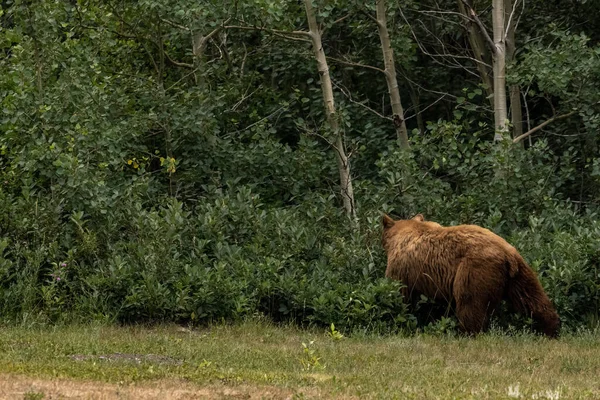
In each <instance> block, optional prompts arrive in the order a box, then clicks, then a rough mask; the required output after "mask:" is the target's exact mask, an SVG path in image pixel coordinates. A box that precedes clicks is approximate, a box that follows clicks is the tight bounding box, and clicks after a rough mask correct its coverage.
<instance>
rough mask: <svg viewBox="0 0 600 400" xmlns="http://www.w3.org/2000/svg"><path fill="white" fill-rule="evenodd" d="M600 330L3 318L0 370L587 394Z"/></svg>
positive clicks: (235, 383)
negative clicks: (339, 329) (29, 322)
mask: <svg viewBox="0 0 600 400" xmlns="http://www.w3.org/2000/svg"><path fill="white" fill-rule="evenodd" d="M599 339H600V337H598V336H597V335H593V334H581V335H577V336H566V337H563V338H561V339H559V340H554V341H553V340H548V339H544V338H540V337H534V336H528V335H523V336H503V335H499V334H486V335H481V336H479V337H477V338H462V337H449V336H415V337H396V336H392V337H356V338H342V339H338V340H336V339H334V338H332V337H330V336H328V335H327V334H326V332H325V331H314V330H309V331H307V330H299V329H296V328H292V327H277V326H274V325H272V324H268V323H264V322H256V321H251V322H245V323H242V324H238V325H217V326H212V327H209V328H203V329H197V330H196V329H194V330H187V329H183V328H180V327H177V326H161V327H152V328H147V327H146V328H145V327H114V326H112V327H111V326H109V327H107V326H64V327H54V328H51V327H34V328H25V327H13V326H9V327H6V326H5V327H1V328H0V374H8V375H10V376H26V377H28V378H31V379H34V378H36V379H37V378H41V379H46V380H47V379H63V378H68V379H75V380H82V381H100V382H109V383H116V384H120V385H124V384H125V385H126V384H130V383H135V384H141V385H145V384H152V383H156V382H155V381H159V382H160V381H163V380H177V381H179V382H182V384H186V385H193V386H198V387H209V386H210V387H215V386H218V387H233V388H236V387H238V388H245V389H244V390H246V389H248V388H274V389H277V390H282V391H284V392H286V393H291V394H296V397H300V398H301V397H304V398H309V397H316V396H320V397H322V398H332V397H356V398H378V399H379V398H399V399H410V398H414V399H429V398H431V399H436V398H439V399H483V398H492V399H509V398H517V397H520V398H537V399H545V398H555V399H556V398H561V399H580V398H581V399H583V398H600V384H599V381H598V376H600V340H599ZM311 342H312V344H311ZM303 343H304V344H305V345H304V346H303ZM30 397H31V396H30ZM31 398H33V397H31Z"/></svg>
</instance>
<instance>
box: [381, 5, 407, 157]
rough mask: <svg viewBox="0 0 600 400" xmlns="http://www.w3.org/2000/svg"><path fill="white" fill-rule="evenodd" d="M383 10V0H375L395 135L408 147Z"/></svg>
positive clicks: (401, 145) (404, 146)
mask: <svg viewBox="0 0 600 400" xmlns="http://www.w3.org/2000/svg"><path fill="white" fill-rule="evenodd" d="M385 12H386V11H385V0H377V29H378V31H379V40H380V41H381V50H382V52H383V64H384V66H385V70H384V74H385V80H386V82H387V87H388V92H389V94H390V102H391V106H392V113H393V114H394V115H393V121H394V126H395V127H396V135H397V136H398V141H399V142H400V147H401V148H403V149H408V148H409V147H410V145H409V143H408V132H407V130H406V122H405V121H404V109H403V108H402V102H401V101H400V89H399V88H398V80H397V79H396V66H395V65H394V50H393V49H392V45H391V42H390V35H389V32H388V29H387V17H386V13H385Z"/></svg>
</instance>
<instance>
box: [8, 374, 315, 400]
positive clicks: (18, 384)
mask: <svg viewBox="0 0 600 400" xmlns="http://www.w3.org/2000/svg"><path fill="white" fill-rule="evenodd" d="M303 394H304V396H303V397H304V398H307V397H308V398H315V397H320V396H319V395H318V394H316V393H314V392H313V393H303ZM293 397H294V396H293V392H292V391H291V390H287V389H283V388H278V387H267V386H249V385H239V386H235V387H227V386H221V385H210V386H194V385H191V384H188V383H186V382H181V381H173V380H171V381H166V380H162V381H154V382H146V383H136V384H132V385H116V384H110V383H102V382H94V381H77V380H70V379H42V378H31V377H27V376H20V375H7V374H0V399H26V400H34V399H35V400H38V399H40V400H41V399H44V400H48V399H93V400H113V399H119V400H120V399H157V400H158V399H161V400H175V399H177V400H180V399H186V400H188V399H248V400H252V399H290V400H291V399H292V398H293Z"/></svg>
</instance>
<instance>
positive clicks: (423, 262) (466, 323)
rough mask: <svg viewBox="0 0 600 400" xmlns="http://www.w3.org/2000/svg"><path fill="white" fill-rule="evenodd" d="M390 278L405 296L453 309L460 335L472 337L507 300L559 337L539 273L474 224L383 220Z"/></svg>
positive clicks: (539, 327) (540, 327) (541, 328)
mask: <svg viewBox="0 0 600 400" xmlns="http://www.w3.org/2000/svg"><path fill="white" fill-rule="evenodd" d="M382 242H383V247H384V249H385V251H386V253H387V259H388V261H387V269H386V271H385V275H386V277H388V278H391V279H396V280H400V281H402V282H403V283H404V284H405V285H406V287H404V288H403V294H404V296H405V298H407V299H408V298H411V297H412V298H414V297H415V296H419V295H420V294H423V295H425V296H427V297H429V298H433V299H435V300H441V301H444V302H447V303H449V304H453V305H454V306H455V311H456V316H457V318H458V320H459V323H460V328H461V330H462V331H464V332H466V333H469V334H474V333H478V332H481V331H482V330H483V329H485V328H486V327H487V323H488V322H489V317H490V315H491V314H492V312H493V311H494V310H495V309H496V307H497V306H498V305H499V304H500V302H501V301H502V300H503V299H505V300H507V301H508V303H509V304H510V305H512V306H513V307H514V309H515V310H516V311H518V312H520V313H523V314H525V315H527V316H531V317H532V319H533V320H534V322H535V326H534V328H536V329H537V330H539V331H541V332H543V333H544V334H546V335H547V336H550V337H556V336H557V335H558V330H559V327H560V321H559V318H558V314H557V313H556V311H555V309H554V307H553V305H552V303H551V302H550V299H549V298H548V296H547V295H546V293H545V292H544V289H543V288H542V286H541V285H540V282H539V281H538V279H537V276H536V274H535V272H534V271H533V270H532V269H531V267H530V266H529V265H528V264H527V263H526V262H525V260H524V259H523V257H521V255H520V254H519V253H518V252H517V250H516V249H515V248H514V247H513V246H511V245H510V244H508V242H506V241H505V240H504V239H502V238H501V237H500V236H498V235H496V234H494V233H493V232H491V231H489V230H487V229H484V228H481V227H479V226H476V225H458V226H451V227H443V226H441V225H440V224H438V223H435V222H431V221H425V219H424V218H423V216H422V215H421V214H418V215H417V216H415V217H414V218H412V219H410V220H399V221H394V220H393V219H392V218H390V217H389V216H387V215H384V216H383V236H382Z"/></svg>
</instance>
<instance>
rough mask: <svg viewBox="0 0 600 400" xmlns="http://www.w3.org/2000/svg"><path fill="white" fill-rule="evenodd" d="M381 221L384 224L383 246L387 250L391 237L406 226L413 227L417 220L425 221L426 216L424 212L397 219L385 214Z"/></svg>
mask: <svg viewBox="0 0 600 400" xmlns="http://www.w3.org/2000/svg"><path fill="white" fill-rule="evenodd" d="M381 222H382V225H383V234H382V237H381V244H382V245H383V248H384V249H386V250H387V246H388V243H389V242H390V238H391V237H392V236H394V235H395V234H396V233H397V232H398V231H400V230H402V229H404V228H409V229H410V228H413V225H415V222H417V223H418V222H425V217H423V214H417V215H415V216H414V217H412V218H411V219H400V220H397V221H396V220H394V219H393V218H392V217H390V216H389V215H387V214H383V218H382V220H381ZM436 225H437V224H436Z"/></svg>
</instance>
